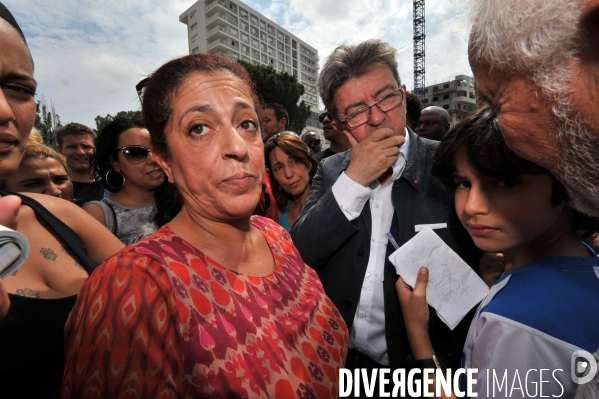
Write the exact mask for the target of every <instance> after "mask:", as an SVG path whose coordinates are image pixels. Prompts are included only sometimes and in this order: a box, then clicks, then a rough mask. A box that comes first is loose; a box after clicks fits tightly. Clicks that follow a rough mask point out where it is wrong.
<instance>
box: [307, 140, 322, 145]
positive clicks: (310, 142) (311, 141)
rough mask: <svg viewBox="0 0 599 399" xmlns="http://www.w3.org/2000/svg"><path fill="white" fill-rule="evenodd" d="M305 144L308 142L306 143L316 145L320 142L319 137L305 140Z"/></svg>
mask: <svg viewBox="0 0 599 399" xmlns="http://www.w3.org/2000/svg"><path fill="white" fill-rule="evenodd" d="M306 144H308V145H318V144H320V139H314V140H308V141H306Z"/></svg>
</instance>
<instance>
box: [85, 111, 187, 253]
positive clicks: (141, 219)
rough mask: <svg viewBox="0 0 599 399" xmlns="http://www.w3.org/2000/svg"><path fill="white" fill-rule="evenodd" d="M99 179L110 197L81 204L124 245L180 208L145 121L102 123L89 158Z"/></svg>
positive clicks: (121, 119) (140, 236) (144, 235)
mask: <svg viewBox="0 0 599 399" xmlns="http://www.w3.org/2000/svg"><path fill="white" fill-rule="evenodd" d="M90 163H91V165H92V168H93V169H94V170H95V173H96V179H97V180H99V181H100V182H101V183H102V185H103V186H104V187H105V188H106V189H107V190H109V191H111V192H113V193H114V194H112V195H111V196H110V198H104V199H103V200H102V201H91V202H88V203H87V204H86V205H85V206H84V207H83V209H84V210H86V211H87V212H89V214H91V215H92V216H93V217H95V218H96V219H97V220H99V221H100V222H101V223H102V224H104V225H105V226H106V227H107V228H108V230H110V231H112V233H113V234H114V235H115V236H117V238H118V239H119V240H121V242H122V243H123V244H125V245H129V244H133V243H134V242H136V241H139V240H140V239H142V238H144V237H147V236H149V235H150V234H152V233H153V232H155V231H156V230H158V228H159V227H160V226H162V225H163V224H165V223H167V222H168V221H169V220H170V219H172V218H173V217H174V216H175V215H176V213H177V212H178V210H179V207H178V204H177V201H176V199H175V198H174V194H173V193H171V192H170V191H169V188H168V183H167V182H166V181H165V179H164V171H163V170H162V168H161V167H160V166H159V165H158V163H156V161H155V160H154V157H153V156H152V153H151V151H150V133H149V132H148V131H147V130H146V129H145V128H144V125H143V123H142V121H140V120H136V119H130V118H116V119H115V120H113V121H112V122H110V123H109V124H108V125H106V126H105V127H104V129H103V130H102V133H101V134H100V137H98V143H97V147H96V153H95V154H94V156H93V157H92V158H91V159H90Z"/></svg>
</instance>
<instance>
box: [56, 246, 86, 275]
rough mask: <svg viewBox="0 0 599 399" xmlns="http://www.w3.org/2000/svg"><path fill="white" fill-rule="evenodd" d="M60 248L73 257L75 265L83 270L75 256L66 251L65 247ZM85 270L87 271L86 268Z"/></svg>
mask: <svg viewBox="0 0 599 399" xmlns="http://www.w3.org/2000/svg"><path fill="white" fill-rule="evenodd" d="M60 250H61V251H62V252H64V253H65V254H67V255H69V256H70V257H71V258H73V260H74V261H75V267H78V268H79V269H81V270H85V268H84V267H83V266H81V263H79V262H77V260H76V259H75V257H74V256H73V255H72V254H71V253H70V252H69V251H67V249H66V248H65V247H60ZM85 271H86V272H87V270H85Z"/></svg>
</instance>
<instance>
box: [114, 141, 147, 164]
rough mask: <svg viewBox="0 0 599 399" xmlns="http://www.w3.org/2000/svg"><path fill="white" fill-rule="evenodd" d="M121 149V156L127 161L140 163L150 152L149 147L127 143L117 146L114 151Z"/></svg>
mask: <svg viewBox="0 0 599 399" xmlns="http://www.w3.org/2000/svg"><path fill="white" fill-rule="evenodd" d="M119 151H123V156H124V157H125V159H126V160H127V162H129V163H142V162H145V161H146V159H148V155H149V154H150V152H152V151H151V150H150V149H149V148H146V147H143V146H141V145H128V146H125V147H121V148H118V149H117V150H116V152H119Z"/></svg>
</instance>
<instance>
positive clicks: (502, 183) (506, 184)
mask: <svg viewBox="0 0 599 399" xmlns="http://www.w3.org/2000/svg"><path fill="white" fill-rule="evenodd" d="M518 184H520V180H519V179H518V178H509V179H501V180H499V181H498V182H497V183H495V185H496V186H497V187H502V188H510V187H514V186H517V185H518Z"/></svg>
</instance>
